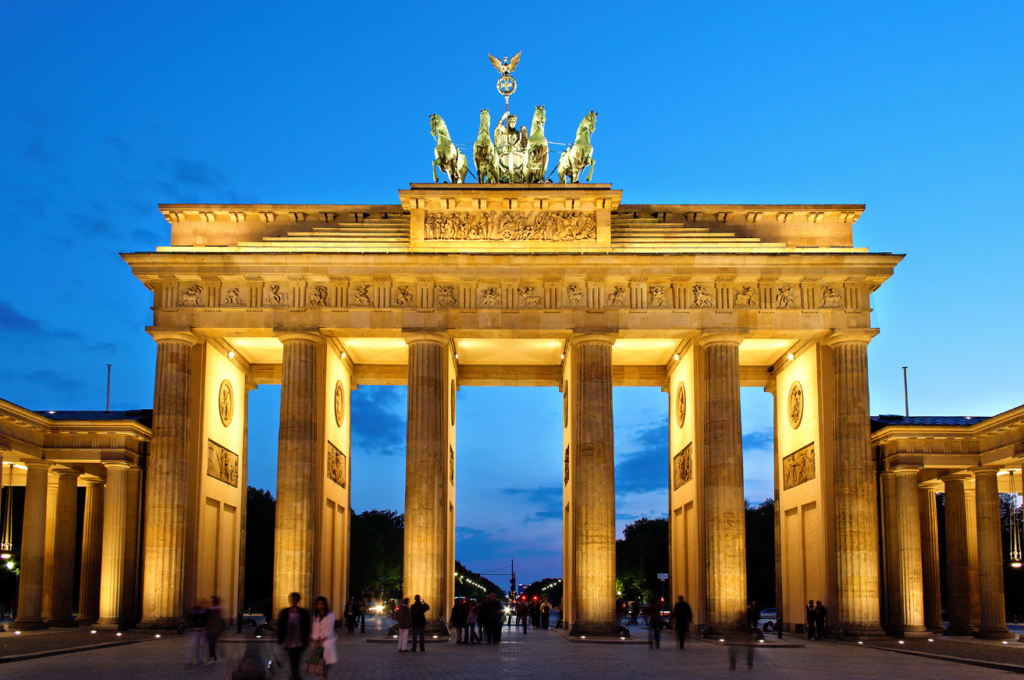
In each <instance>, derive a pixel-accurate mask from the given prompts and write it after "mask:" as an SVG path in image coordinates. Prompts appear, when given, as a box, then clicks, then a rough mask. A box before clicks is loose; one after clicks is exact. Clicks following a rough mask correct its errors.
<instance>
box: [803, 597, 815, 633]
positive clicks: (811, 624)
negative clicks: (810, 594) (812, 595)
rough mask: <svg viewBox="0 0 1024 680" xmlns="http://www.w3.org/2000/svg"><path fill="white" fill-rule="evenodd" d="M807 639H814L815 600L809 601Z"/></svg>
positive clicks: (807, 608) (807, 607)
mask: <svg viewBox="0 0 1024 680" xmlns="http://www.w3.org/2000/svg"><path fill="white" fill-rule="evenodd" d="M805 609H806V610H807V639H808V640H810V639H811V638H813V637H814V600H808V601H807V606H806V607H805Z"/></svg>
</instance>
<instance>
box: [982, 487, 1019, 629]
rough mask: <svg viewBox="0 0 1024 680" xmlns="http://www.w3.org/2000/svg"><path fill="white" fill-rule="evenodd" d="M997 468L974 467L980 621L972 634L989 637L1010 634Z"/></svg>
mask: <svg viewBox="0 0 1024 680" xmlns="http://www.w3.org/2000/svg"><path fill="white" fill-rule="evenodd" d="M997 472H998V470H997V469H996V468H987V467H986V468H977V469H975V470H974V480H975V485H976V486H975V489H976V498H975V502H976V503H977V519H978V586H979V591H980V594H981V624H980V625H979V626H978V632H976V633H975V634H974V635H975V637H979V638H985V639H989V640H1002V639H1005V638H1011V637H1013V634H1012V633H1010V631H1009V629H1008V628H1007V627H1006V600H1005V596H1004V594H1003V538H1002V527H1001V526H1000V519H999V485H998V482H997V480H996V473H997Z"/></svg>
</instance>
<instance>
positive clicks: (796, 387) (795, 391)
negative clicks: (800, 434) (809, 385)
mask: <svg viewBox="0 0 1024 680" xmlns="http://www.w3.org/2000/svg"><path fill="white" fill-rule="evenodd" d="M786 405H787V406H786V411H787V413H788V415H789V424H790V426H792V428H793V429H794V430H795V429H796V428H798V427H800V422H801V421H802V420H803V419H804V386H803V385H801V384H800V381H799V380H794V381H793V384H792V385H791V386H790V388H789V398H788V399H787V401H786Z"/></svg>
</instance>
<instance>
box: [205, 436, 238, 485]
mask: <svg viewBox="0 0 1024 680" xmlns="http://www.w3.org/2000/svg"><path fill="white" fill-rule="evenodd" d="M206 474H207V476H209V477H213V478H214V479H217V480H220V481H222V482H224V483H225V484H229V485H231V486H233V487H235V488H237V487H238V454H237V453H234V452H233V451H229V450H228V449H226V448H224V447H223V446H221V445H220V444H218V443H217V442H215V441H213V440H212V439H210V440H207V442H206Z"/></svg>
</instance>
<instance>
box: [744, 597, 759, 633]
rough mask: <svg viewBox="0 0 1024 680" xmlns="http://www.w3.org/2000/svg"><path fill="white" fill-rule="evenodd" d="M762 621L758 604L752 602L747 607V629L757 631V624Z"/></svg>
mask: <svg viewBox="0 0 1024 680" xmlns="http://www.w3.org/2000/svg"><path fill="white" fill-rule="evenodd" d="M760 620H761V610H759V609H758V608H757V602H756V601H752V602H751V603H750V604H749V605H747V627H748V628H750V630H757V624H758V622H759V621H760Z"/></svg>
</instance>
